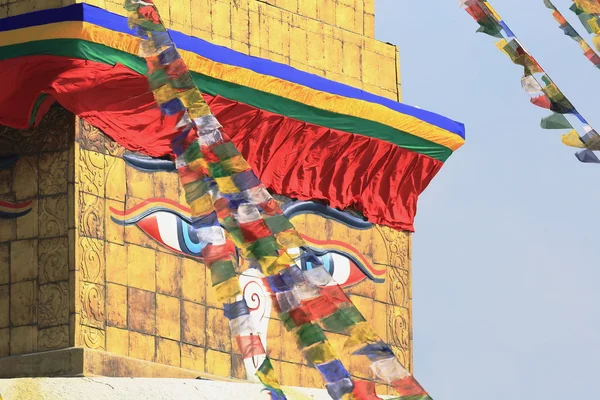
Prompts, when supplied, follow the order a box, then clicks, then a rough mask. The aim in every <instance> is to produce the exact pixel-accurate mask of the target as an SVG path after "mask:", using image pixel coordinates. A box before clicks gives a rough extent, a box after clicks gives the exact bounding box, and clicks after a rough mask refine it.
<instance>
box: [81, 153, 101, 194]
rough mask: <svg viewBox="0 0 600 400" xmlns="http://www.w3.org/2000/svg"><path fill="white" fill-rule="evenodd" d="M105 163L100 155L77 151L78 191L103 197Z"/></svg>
mask: <svg viewBox="0 0 600 400" xmlns="http://www.w3.org/2000/svg"><path fill="white" fill-rule="evenodd" d="M105 167H106V162H105V160H104V155H103V154H102V153H97V152H94V151H89V150H84V149H81V148H80V149H79V154H78V155H77V174H78V179H77V181H78V182H79V184H78V185H79V190H81V191H83V192H86V193H90V194H93V195H95V196H99V197H104V174H105Z"/></svg>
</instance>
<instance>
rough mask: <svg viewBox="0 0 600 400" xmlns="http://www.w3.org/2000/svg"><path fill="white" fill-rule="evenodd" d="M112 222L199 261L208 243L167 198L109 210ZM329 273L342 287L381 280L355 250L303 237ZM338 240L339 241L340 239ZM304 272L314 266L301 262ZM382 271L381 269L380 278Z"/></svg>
mask: <svg viewBox="0 0 600 400" xmlns="http://www.w3.org/2000/svg"><path fill="white" fill-rule="evenodd" d="M111 212H112V216H111V219H112V220H113V222H115V223H117V224H120V225H124V226H132V225H136V226H137V227H138V228H140V229H141V230H142V231H144V233H146V234H147V235H148V236H149V237H151V238H152V239H154V240H156V241H157V242H158V243H160V244H161V245H163V246H165V247H167V248H168V249H170V250H171V251H174V252H176V253H180V254H185V255H188V256H192V257H195V258H202V256H201V252H202V249H203V248H204V247H206V245H207V243H204V242H201V241H199V240H198V236H197V235H196V234H195V232H194V228H193V227H192V225H191V220H190V218H189V210H188V209H187V208H186V207H184V206H182V205H180V204H177V203H175V202H172V201H169V200H166V199H148V200H146V201H144V202H142V203H140V204H139V205H137V206H135V207H133V208H131V209H129V210H127V211H125V212H121V211H118V210H115V209H112V208H111ZM302 236H303V237H304V239H305V241H306V243H307V247H308V248H309V249H311V250H312V251H313V252H314V254H315V255H316V256H317V257H318V258H319V260H320V262H321V263H322V264H323V265H324V266H325V268H326V269H327V270H328V271H329V273H330V274H331V275H332V277H333V278H334V280H335V282H337V283H338V284H339V285H341V286H342V287H347V286H352V285H355V284H357V283H359V282H361V281H363V280H364V279H366V278H369V279H371V280H375V281H381V280H382V279H380V278H381V276H382V271H381V270H377V269H375V268H374V267H373V266H372V265H371V264H370V263H369V262H368V261H367V260H366V259H365V258H364V257H363V256H362V255H361V254H359V253H358V252H357V251H356V249H354V248H353V247H352V246H350V245H348V244H346V243H344V242H341V241H339V240H332V241H327V240H325V241H323V240H319V239H316V238H311V237H309V236H306V235H302ZM340 239H341V238H340ZM301 267H302V269H303V270H310V269H312V268H314V267H316V266H314V265H313V264H312V263H311V262H310V261H307V260H302V262H301ZM384 274H385V270H383V276H385V275H384Z"/></svg>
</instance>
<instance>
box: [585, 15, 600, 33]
mask: <svg viewBox="0 0 600 400" xmlns="http://www.w3.org/2000/svg"><path fill="white" fill-rule="evenodd" d="M588 25H589V26H590V28H592V32H593V33H600V25H598V20H597V19H596V18H591V19H589V20H588Z"/></svg>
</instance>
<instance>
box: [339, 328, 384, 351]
mask: <svg viewBox="0 0 600 400" xmlns="http://www.w3.org/2000/svg"><path fill="white" fill-rule="evenodd" d="M378 340H380V338H379V335H377V333H376V332H375V330H374V329H373V327H372V326H371V324H369V323H368V322H361V323H358V324H356V325H354V326H352V327H350V337H349V338H348V340H346V343H344V350H347V349H351V348H353V347H355V346H358V345H362V344H364V343H366V342H376V341H378Z"/></svg>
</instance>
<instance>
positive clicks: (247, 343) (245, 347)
mask: <svg viewBox="0 0 600 400" xmlns="http://www.w3.org/2000/svg"><path fill="white" fill-rule="evenodd" d="M236 341H237V344H238V347H239V349H240V353H242V357H243V358H250V357H254V356H260V355H263V354H265V348H264V347H263V345H262V342H261V341H260V336H258V335H250V336H237V337H236Z"/></svg>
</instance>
